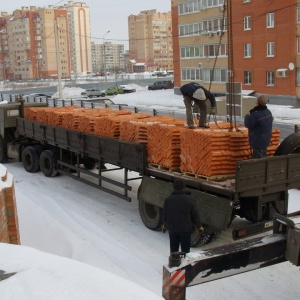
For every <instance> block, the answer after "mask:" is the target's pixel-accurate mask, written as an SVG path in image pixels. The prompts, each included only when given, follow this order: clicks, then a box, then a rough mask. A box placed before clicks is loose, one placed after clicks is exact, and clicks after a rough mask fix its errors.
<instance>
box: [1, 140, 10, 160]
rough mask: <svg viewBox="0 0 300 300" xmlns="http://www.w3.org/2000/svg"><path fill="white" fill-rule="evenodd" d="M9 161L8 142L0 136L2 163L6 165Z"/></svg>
mask: <svg viewBox="0 0 300 300" xmlns="http://www.w3.org/2000/svg"><path fill="white" fill-rule="evenodd" d="M7 161H8V155H7V141H6V140H5V139H4V138H3V137H2V136H1V135H0V163H1V164H2V163H6V162H7Z"/></svg>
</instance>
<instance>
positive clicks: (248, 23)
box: [244, 16, 251, 30]
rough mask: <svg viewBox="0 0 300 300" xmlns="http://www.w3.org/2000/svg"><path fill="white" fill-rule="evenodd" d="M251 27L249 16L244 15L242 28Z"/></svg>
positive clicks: (247, 28) (248, 28)
mask: <svg viewBox="0 0 300 300" xmlns="http://www.w3.org/2000/svg"><path fill="white" fill-rule="evenodd" d="M250 29H251V17H250V16H246V17H244V30H250Z"/></svg>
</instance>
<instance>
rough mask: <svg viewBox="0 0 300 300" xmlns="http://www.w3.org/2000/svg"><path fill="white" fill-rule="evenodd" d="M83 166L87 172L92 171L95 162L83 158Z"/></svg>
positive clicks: (91, 159)
mask: <svg viewBox="0 0 300 300" xmlns="http://www.w3.org/2000/svg"><path fill="white" fill-rule="evenodd" d="M83 165H84V167H85V168H86V169H87V170H93V169H94V168H95V166H96V161H95V160H94V159H93V158H90V157H88V158H85V159H84V161H83Z"/></svg>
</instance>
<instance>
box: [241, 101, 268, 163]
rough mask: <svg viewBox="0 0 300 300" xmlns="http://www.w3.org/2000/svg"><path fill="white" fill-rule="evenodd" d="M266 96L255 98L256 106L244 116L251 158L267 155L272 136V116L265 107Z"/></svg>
mask: <svg viewBox="0 0 300 300" xmlns="http://www.w3.org/2000/svg"><path fill="white" fill-rule="evenodd" d="M268 102H269V100H268V98H267V97H266V96H264V95H261V96H259V97H258V98H257V99H256V106H255V107H254V108H252V109H251V110H250V112H249V114H247V115H246V116H245V119H244V123H245V126H246V127H247V128H248V130H249V144H250V147H251V148H252V158H261V157H266V156H267V147H268V146H269V144H270V141H271V137H272V123H273V116H272V113H271V111H270V110H269V109H268V108H267V103H268Z"/></svg>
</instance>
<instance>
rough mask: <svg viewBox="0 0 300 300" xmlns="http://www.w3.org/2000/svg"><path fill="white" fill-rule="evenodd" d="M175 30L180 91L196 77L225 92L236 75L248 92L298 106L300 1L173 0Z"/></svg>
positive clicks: (276, 101)
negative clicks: (183, 85) (230, 27)
mask: <svg viewBox="0 0 300 300" xmlns="http://www.w3.org/2000/svg"><path fill="white" fill-rule="evenodd" d="M230 4H231V11H232V13H231V15H229V14H228V5H230ZM229 18H230V19H231V20H230V19H229ZM230 22H232V23H231V24H232V44H228V30H229V24H230ZM172 34H173V48H174V53H173V56H174V58H173V59H174V83H175V90H176V91H178V89H179V87H180V86H181V85H182V84H184V83H187V82H190V81H197V82H201V84H203V85H204V86H206V87H207V88H210V90H211V91H212V92H220V93H222V92H223V93H225V92H226V91H225V88H226V85H225V83H226V82H227V81H228V74H233V75H234V81H235V82H240V83H242V89H243V90H251V91H254V92H255V93H256V94H266V95H268V97H269V99H270V101H271V103H278V104H279V103H280V104H282V103H285V104H295V103H297V99H299V98H300V89H299V87H300V68H299V67H300V60H299V54H300V38H299V37H298V36H299V35H300V1H299V0H288V1H269V2H266V1H260V0H231V1H229V0H227V1H226V0H173V1H172ZM228 49H232V52H231V53H232V65H233V70H228V57H229V55H230V53H229V50H228ZM216 57H217V59H216ZM228 71H229V72H228ZM212 74H213V76H212Z"/></svg>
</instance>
